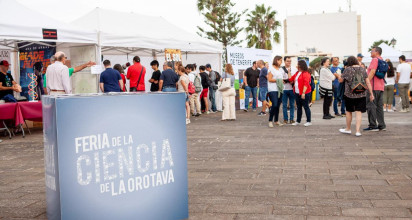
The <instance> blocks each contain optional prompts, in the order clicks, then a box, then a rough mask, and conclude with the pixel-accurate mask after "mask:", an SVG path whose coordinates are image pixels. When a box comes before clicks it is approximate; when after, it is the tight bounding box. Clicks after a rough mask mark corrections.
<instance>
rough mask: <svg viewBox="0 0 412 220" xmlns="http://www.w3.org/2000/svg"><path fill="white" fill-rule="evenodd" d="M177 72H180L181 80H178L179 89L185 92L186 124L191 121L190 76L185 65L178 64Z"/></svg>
mask: <svg viewBox="0 0 412 220" xmlns="http://www.w3.org/2000/svg"><path fill="white" fill-rule="evenodd" d="M177 74H179V76H180V77H179V81H177V91H178V92H184V93H185V100H186V101H185V106H186V124H189V123H190V106H189V88H188V86H189V76H188V75H187V74H186V69H185V68H184V67H183V66H178V68H177Z"/></svg>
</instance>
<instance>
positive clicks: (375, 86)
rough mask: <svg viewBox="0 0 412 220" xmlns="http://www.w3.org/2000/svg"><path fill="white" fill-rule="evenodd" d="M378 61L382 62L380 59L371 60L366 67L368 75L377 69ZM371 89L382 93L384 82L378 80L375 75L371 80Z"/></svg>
mask: <svg viewBox="0 0 412 220" xmlns="http://www.w3.org/2000/svg"><path fill="white" fill-rule="evenodd" d="M378 59H380V60H383V59H382V57H377V58H373V59H372V62H371V64H370V65H369V67H368V75H369V73H370V72H371V70H376V69H377V68H378ZM371 84H372V88H373V90H376V91H384V90H385V81H384V80H383V79H379V78H378V77H377V76H376V75H375V76H374V77H373V79H372V80H371Z"/></svg>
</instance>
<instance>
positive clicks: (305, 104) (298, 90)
mask: <svg viewBox="0 0 412 220" xmlns="http://www.w3.org/2000/svg"><path fill="white" fill-rule="evenodd" d="M289 81H290V82H295V84H294V86H293V91H294V92H295V97H296V105H297V119H296V122H295V123H293V124H292V125H294V126H296V125H300V122H301V120H302V108H303V109H305V114H306V119H307V120H306V123H305V124H304V125H305V127H308V126H311V125H312V122H311V119H312V118H311V112H310V108H309V102H310V99H311V97H310V94H311V91H312V88H311V86H310V81H311V76H310V74H309V72H308V65H307V64H306V61H305V60H299V61H298V72H297V73H295V74H294V75H293V76H292V77H291V78H290V79H289Z"/></svg>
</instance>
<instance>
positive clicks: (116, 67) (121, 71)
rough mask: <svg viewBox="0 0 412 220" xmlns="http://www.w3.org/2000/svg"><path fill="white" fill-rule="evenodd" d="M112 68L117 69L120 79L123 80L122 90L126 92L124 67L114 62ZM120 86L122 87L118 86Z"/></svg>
mask: <svg viewBox="0 0 412 220" xmlns="http://www.w3.org/2000/svg"><path fill="white" fill-rule="evenodd" d="M113 69H115V70H117V71H119V73H120V76H121V77H122V81H123V92H126V77H125V76H124V69H123V67H122V65H120V64H116V65H114V67H113ZM120 88H122V87H121V86H120Z"/></svg>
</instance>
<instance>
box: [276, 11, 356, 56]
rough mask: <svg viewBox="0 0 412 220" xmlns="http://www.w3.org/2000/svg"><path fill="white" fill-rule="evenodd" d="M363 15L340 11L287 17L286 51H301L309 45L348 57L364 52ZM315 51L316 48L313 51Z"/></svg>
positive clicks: (318, 49) (335, 54)
mask: <svg viewBox="0 0 412 220" xmlns="http://www.w3.org/2000/svg"><path fill="white" fill-rule="evenodd" d="M360 25H361V16H360V15H357V14H356V12H338V13H325V14H313V15H299V16H288V17H287V18H286V20H285V21H284V33H285V35H284V42H285V53H286V54H301V53H302V51H305V52H306V51H307V49H308V48H316V52H323V53H331V54H333V55H334V56H339V57H344V56H349V55H356V54H357V53H359V52H361V47H362V42H361V39H362V33H361V26H360ZM312 52H313V51H312Z"/></svg>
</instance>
